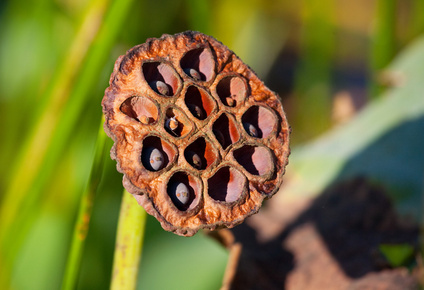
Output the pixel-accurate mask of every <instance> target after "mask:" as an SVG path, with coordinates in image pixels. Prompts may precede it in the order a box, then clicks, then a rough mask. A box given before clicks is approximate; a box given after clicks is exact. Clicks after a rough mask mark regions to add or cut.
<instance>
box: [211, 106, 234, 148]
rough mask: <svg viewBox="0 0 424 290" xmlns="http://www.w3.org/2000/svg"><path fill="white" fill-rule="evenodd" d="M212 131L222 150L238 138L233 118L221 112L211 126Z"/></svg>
mask: <svg viewBox="0 0 424 290" xmlns="http://www.w3.org/2000/svg"><path fill="white" fill-rule="evenodd" d="M212 132H213V134H214V135H215V137H216V140H218V142H219V144H221V146H222V148H224V150H225V149H227V147H228V146H230V145H231V144H233V143H235V142H237V141H238V140H239V138H240V135H239V132H238V130H237V127H236V125H235V122H234V120H233V119H232V118H229V117H228V116H227V115H226V114H222V115H221V116H220V117H219V118H218V119H217V120H216V121H215V123H214V124H213V126H212Z"/></svg>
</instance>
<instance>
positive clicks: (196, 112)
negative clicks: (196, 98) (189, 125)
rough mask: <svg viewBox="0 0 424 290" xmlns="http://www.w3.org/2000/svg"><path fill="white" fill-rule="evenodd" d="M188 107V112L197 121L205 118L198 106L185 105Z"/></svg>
mask: <svg viewBox="0 0 424 290" xmlns="http://www.w3.org/2000/svg"><path fill="white" fill-rule="evenodd" d="M187 106H188V108H189V109H190V112H191V113H192V114H193V115H194V116H195V117H196V118H197V119H200V120H203V119H204V118H205V114H204V112H203V110H202V108H200V107H199V106H197V105H194V104H188V105H187Z"/></svg>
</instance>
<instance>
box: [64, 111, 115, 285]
mask: <svg viewBox="0 0 424 290" xmlns="http://www.w3.org/2000/svg"><path fill="white" fill-rule="evenodd" d="M103 123H104V119H103V118H102V122H101V125H100V129H99V133H98V136H97V142H96V151H95V155H94V160H93V166H92V168H91V173H90V178H89V181H88V185H87V188H86V189H85V191H84V193H83V194H82V196H81V201H80V206H79V213H78V218H77V221H76V223H75V228H74V234H73V238H72V245H71V249H70V253H69V257H68V262H67V265H66V270H65V276H64V279H63V285H62V289H64V290H72V289H75V288H76V287H75V286H76V284H77V281H78V273H79V269H80V264H81V258H82V253H83V251H84V245H85V241H86V238H87V233H88V230H89V226H90V218H91V212H92V208H93V203H94V197H95V194H96V191H97V189H98V187H99V184H100V181H101V179H102V173H103V165H104V160H105V158H106V156H107V155H108V150H107V146H106V134H105V132H104V131H103Z"/></svg>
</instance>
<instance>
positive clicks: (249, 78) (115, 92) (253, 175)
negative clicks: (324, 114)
mask: <svg viewBox="0 0 424 290" xmlns="http://www.w3.org/2000/svg"><path fill="white" fill-rule="evenodd" d="M102 106H103V113H104V114H105V119H106V123H105V131H106V133H107V134H108V135H109V136H110V137H111V138H112V139H113V140H114V141H115V143H114V145H113V148H112V150H111V156H112V158H113V159H115V160H116V161H117V163H118V166H117V168H118V170H119V171H120V172H122V173H123V174H124V182H123V183H124V186H125V188H126V189H127V190H128V191H129V192H130V193H132V194H133V195H134V197H135V198H136V199H137V201H138V203H139V204H140V205H142V206H143V207H144V208H145V209H146V211H147V212H148V213H149V214H151V215H153V216H154V217H156V218H157V219H158V220H159V222H160V223H161V225H162V227H163V228H164V229H165V230H168V231H172V232H175V233H176V234H179V235H183V236H191V235H193V234H195V233H196V232H197V231H198V230H199V229H210V230H213V229H216V228H219V227H223V226H226V227H233V226H235V225H237V224H239V223H241V222H242V221H243V220H244V219H245V218H246V217H248V216H250V215H252V214H254V213H256V212H257V211H258V210H259V208H260V207H261V205H262V202H263V200H264V199H266V198H270V197H271V196H272V195H273V194H274V193H275V192H276V191H277V190H278V188H279V186H280V185H281V183H282V176H283V174H284V171H285V166H286V165H287V162H288V155H289V153H290V149H289V133H290V127H289V125H288V123H287V119H286V115H285V113H284V110H283V107H282V105H281V102H280V99H279V97H278V95H276V94H275V93H274V92H272V91H270V90H269V89H268V88H267V87H266V86H265V85H264V84H263V82H262V81H261V80H260V79H259V78H258V77H257V76H256V74H255V73H254V72H253V71H252V70H251V69H250V68H249V67H248V66H247V65H245V64H244V63H243V62H242V61H241V60H240V59H239V58H238V57H237V56H236V55H235V54H234V52H232V51H231V50H229V49H228V48H227V47H226V46H224V45H223V44H222V43H220V42H218V41H217V40H215V39H214V38H212V37H210V36H207V35H204V34H201V33H198V32H192V31H187V32H183V33H180V34H176V35H163V36H162V37H161V38H151V39H148V40H147V41H146V43H144V44H141V45H138V46H135V47H133V48H132V49H130V50H129V51H128V52H127V54H126V55H124V56H121V57H119V58H118V60H117V61H116V63H115V68H114V71H113V73H112V75H111V77H110V86H109V87H108V88H107V89H106V92H105V96H104V98H103V101H102Z"/></svg>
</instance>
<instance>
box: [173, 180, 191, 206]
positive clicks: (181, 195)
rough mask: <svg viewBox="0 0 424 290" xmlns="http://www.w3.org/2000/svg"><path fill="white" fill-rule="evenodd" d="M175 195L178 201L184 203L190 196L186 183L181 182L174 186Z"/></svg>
mask: <svg viewBox="0 0 424 290" xmlns="http://www.w3.org/2000/svg"><path fill="white" fill-rule="evenodd" d="M175 197H176V198H177V200H178V202H180V203H181V204H183V205H186V204H187V203H188V200H189V197H190V195H189V191H188V187H187V185H185V184H184V183H182V182H180V183H178V185H177V186H176V187H175Z"/></svg>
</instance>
